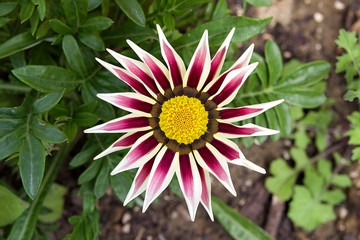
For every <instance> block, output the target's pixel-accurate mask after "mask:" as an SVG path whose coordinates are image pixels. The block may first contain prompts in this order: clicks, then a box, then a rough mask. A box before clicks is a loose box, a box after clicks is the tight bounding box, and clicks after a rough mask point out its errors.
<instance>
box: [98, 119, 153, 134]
mask: <svg viewBox="0 0 360 240" xmlns="http://www.w3.org/2000/svg"><path fill="white" fill-rule="evenodd" d="M146 126H149V119H148V118H147V117H133V118H125V119H121V120H119V121H115V122H110V123H108V124H105V125H104V126H103V127H102V129H100V130H105V131H115V130H122V129H129V130H130V129H134V128H141V127H146Z"/></svg>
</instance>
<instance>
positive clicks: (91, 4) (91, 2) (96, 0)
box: [88, 0, 103, 12]
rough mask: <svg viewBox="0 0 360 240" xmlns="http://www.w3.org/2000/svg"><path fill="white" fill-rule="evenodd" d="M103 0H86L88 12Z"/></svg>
mask: <svg viewBox="0 0 360 240" xmlns="http://www.w3.org/2000/svg"><path fill="white" fill-rule="evenodd" d="M102 1H103V0H88V12H90V11H92V10H94V9H95V8H97V7H98V6H100V5H101V3H102Z"/></svg>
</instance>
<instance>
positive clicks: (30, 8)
mask: <svg viewBox="0 0 360 240" xmlns="http://www.w3.org/2000/svg"><path fill="white" fill-rule="evenodd" d="M34 9H35V5H34V4H33V3H32V2H31V1H24V4H23V5H22V6H21V8H20V14H19V18H20V20H21V23H23V22H25V21H27V20H29V19H30V17H31V16H32V14H33V12H34Z"/></svg>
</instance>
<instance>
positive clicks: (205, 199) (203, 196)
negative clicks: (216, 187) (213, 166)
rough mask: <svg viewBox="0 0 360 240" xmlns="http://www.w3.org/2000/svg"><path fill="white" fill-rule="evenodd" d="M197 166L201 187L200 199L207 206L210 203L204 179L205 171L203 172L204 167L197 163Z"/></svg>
mask: <svg viewBox="0 0 360 240" xmlns="http://www.w3.org/2000/svg"><path fill="white" fill-rule="evenodd" d="M197 168H198V170H199V175H200V180H201V188H202V191H201V201H202V202H203V203H204V204H205V205H207V206H209V205H210V195H209V192H208V186H207V183H206V179H205V172H204V169H202V167H200V166H199V165H197Z"/></svg>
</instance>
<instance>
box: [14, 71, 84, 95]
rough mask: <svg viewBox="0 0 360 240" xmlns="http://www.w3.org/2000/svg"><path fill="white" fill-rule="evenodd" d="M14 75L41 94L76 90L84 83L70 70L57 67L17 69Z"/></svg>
mask: <svg viewBox="0 0 360 240" xmlns="http://www.w3.org/2000/svg"><path fill="white" fill-rule="evenodd" d="M12 73H13V74H14V75H15V76H16V77H17V78H18V79H20V80H21V81H22V82H23V83H25V84H27V85H29V86H30V87H32V88H34V89H36V90H38V91H40V92H54V91H62V90H63V89H64V88H66V89H67V90H70V89H74V88H75V87H76V86H77V85H78V84H80V83H82V81H81V80H79V79H78V77H77V76H76V74H75V73H74V72H72V71H70V70H67V69H64V68H60V67H56V66H36V65H29V66H25V67H21V68H16V69H14V70H13V71H12Z"/></svg>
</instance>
